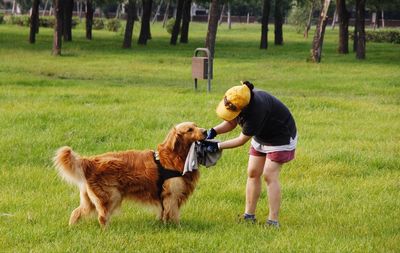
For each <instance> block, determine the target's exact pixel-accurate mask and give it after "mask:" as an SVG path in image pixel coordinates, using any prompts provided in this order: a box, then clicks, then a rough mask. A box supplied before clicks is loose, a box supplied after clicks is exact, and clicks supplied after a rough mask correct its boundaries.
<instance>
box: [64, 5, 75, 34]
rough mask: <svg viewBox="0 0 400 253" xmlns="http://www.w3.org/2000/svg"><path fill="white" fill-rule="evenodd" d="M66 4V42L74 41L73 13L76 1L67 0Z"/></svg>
mask: <svg viewBox="0 0 400 253" xmlns="http://www.w3.org/2000/svg"><path fill="white" fill-rule="evenodd" d="M63 2H64V8H63V10H64V22H63V36H64V41H72V31H71V30H72V12H73V10H74V0H65V1H63Z"/></svg>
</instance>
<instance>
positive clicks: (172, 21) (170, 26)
mask: <svg viewBox="0 0 400 253" xmlns="http://www.w3.org/2000/svg"><path fill="white" fill-rule="evenodd" d="M174 25H175V19H174V18H170V19H168V20H167V23H166V24H165V30H167V32H168V33H169V34H172V30H173V29H174ZM179 32H180V30H179Z"/></svg>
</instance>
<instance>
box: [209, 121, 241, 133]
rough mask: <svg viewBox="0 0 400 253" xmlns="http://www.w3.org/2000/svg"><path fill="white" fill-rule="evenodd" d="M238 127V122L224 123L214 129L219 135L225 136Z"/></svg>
mask: <svg viewBox="0 0 400 253" xmlns="http://www.w3.org/2000/svg"><path fill="white" fill-rule="evenodd" d="M236 126H237V122H236V120H231V121H223V122H222V123H221V124H219V125H217V126H215V127H214V130H215V132H217V134H223V133H227V132H230V131H232V130H233V129H235V128H236Z"/></svg>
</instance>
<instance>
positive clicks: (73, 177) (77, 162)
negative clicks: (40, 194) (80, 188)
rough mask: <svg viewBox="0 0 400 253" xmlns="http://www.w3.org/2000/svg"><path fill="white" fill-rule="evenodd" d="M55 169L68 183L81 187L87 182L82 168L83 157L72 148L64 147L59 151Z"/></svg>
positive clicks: (55, 160)
mask: <svg viewBox="0 0 400 253" xmlns="http://www.w3.org/2000/svg"><path fill="white" fill-rule="evenodd" d="M53 162H54V165H55V167H56V168H57V169H58V172H59V173H60V176H61V177H62V178H63V179H64V180H65V181H67V182H70V183H73V184H77V185H80V184H82V183H83V182H84V181H85V173H84V170H83V168H82V163H81V157H80V156H79V155H78V154H76V153H75V152H74V151H72V149H71V148H70V147H67V146H65V147H62V148H60V149H58V150H57V152H56V155H55V156H54V158H53Z"/></svg>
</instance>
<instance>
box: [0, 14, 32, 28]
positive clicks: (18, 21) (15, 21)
mask: <svg viewBox="0 0 400 253" xmlns="http://www.w3.org/2000/svg"><path fill="white" fill-rule="evenodd" d="M29 19H30V18H29V16H27V15H18V16H16V15H5V16H4V22H5V23H6V24H8V25H19V26H29Z"/></svg>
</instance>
